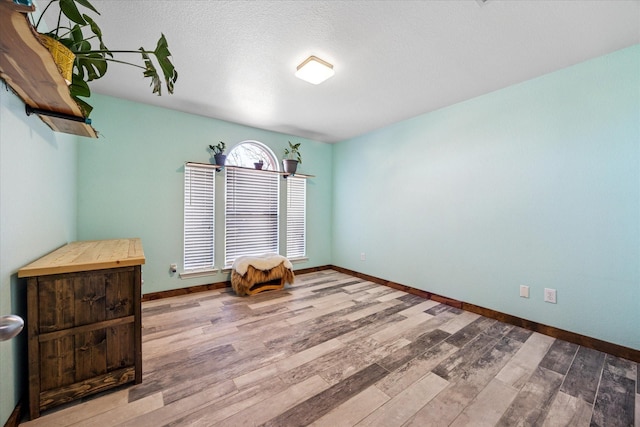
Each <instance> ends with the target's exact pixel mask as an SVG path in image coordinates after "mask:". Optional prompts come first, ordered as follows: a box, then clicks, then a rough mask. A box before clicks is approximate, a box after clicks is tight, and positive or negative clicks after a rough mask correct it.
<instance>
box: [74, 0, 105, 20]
mask: <svg viewBox="0 0 640 427" xmlns="http://www.w3.org/2000/svg"><path fill="white" fill-rule="evenodd" d="M76 2H77V3H79V4H81V5H83V6H84V7H86V8H87V9H91V10H93V11H94V12H95V13H97V14H98V15H100V12H98V11H97V10H96V8H95V7H93V5H92V4H91V3H89V2H88V1H87V0H76ZM85 18H86V16H85Z"/></svg>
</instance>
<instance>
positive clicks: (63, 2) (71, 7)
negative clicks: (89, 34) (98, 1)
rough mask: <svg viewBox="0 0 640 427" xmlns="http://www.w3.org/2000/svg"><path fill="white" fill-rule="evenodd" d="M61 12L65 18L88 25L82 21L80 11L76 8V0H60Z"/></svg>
mask: <svg viewBox="0 0 640 427" xmlns="http://www.w3.org/2000/svg"><path fill="white" fill-rule="evenodd" d="M60 10H61V11H62V13H64V16H66V17H67V18H69V19H70V20H72V21H73V22H75V23H77V24H82V25H86V24H87V23H86V22H85V20H84V19H82V15H81V14H80V11H79V10H78V6H76V2H75V1H74V0H60Z"/></svg>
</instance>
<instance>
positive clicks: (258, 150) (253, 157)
mask: <svg viewBox="0 0 640 427" xmlns="http://www.w3.org/2000/svg"><path fill="white" fill-rule="evenodd" d="M261 160H262V165H263V166H262V169H263V170H270V171H277V170H279V168H278V160H277V159H276V156H275V155H274V154H273V151H271V150H270V149H269V147H267V146H266V145H264V144H263V143H261V142H258V141H244V142H241V143H240V144H238V145H236V146H235V147H233V148H232V149H231V151H229V154H228V155H227V161H226V164H228V165H233V166H243V167H247V168H253V167H254V164H255V163H259V162H260V161H261Z"/></svg>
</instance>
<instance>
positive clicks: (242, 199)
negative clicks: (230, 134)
mask: <svg viewBox="0 0 640 427" xmlns="http://www.w3.org/2000/svg"><path fill="white" fill-rule="evenodd" d="M260 160H262V162H263V166H262V169H263V170H278V166H277V165H278V163H277V161H276V157H275V155H274V154H273V152H272V151H271V150H270V149H269V148H268V147H267V146H266V145H264V144H262V143H260V142H257V141H245V142H241V143H240V144H238V145H236V146H235V147H233V149H231V151H229V154H228V155H227V162H226V164H227V165H229V166H243V167H246V168H247V169H240V168H226V169H225V187H226V188H225V257H224V258H225V260H224V261H225V266H230V265H232V264H233V261H234V260H235V259H236V258H237V257H239V256H244V255H261V254H264V253H267V252H274V253H277V252H278V233H279V230H278V227H279V219H278V215H279V203H278V201H279V197H280V194H279V191H280V182H279V178H280V175H279V174H276V173H268V172H264V171H259V170H255V169H253V168H254V163H258V162H259V161H260ZM248 168H251V169H248Z"/></svg>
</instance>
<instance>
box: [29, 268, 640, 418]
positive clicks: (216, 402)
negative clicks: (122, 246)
mask: <svg viewBox="0 0 640 427" xmlns="http://www.w3.org/2000/svg"><path fill="white" fill-rule="evenodd" d="M142 323H143V345H142V349H143V367H144V369H143V370H144V376H143V382H142V384H139V385H136V386H128V387H123V388H120V389H117V390H114V391H111V392H107V393H103V394H101V395H99V396H96V397H93V398H89V399H85V400H84V401H82V402H77V403H73V404H70V405H68V406H66V407H63V408H58V409H53V410H50V411H48V412H45V413H44V415H43V416H42V417H41V418H39V419H37V420H35V421H30V422H24V423H23V424H21V425H24V426H71V425H73V426H76V425H77V426H100V427H107V426H136V427H139V426H150V427H151V426H153V427H157V426H234V427H235V426H307V425H312V426H329V427H336V426H384V427H393V426H630V427H640V388H639V387H640V385H639V383H640V369H638V364H636V363H634V362H631V361H629V360H625V359H621V358H617V357H613V356H611V355H608V354H605V353H601V352H598V351H595V350H590V349H588V348H584V347H579V346H577V345H575V344H571V343H568V342H565V341H560V340H556V339H553V338H550V337H548V336H544V335H540V334H538V333H532V332H530V331H527V330H524V329H521V328H518V327H514V326H511V325H508V324H505V323H501V322H498V321H496V320H492V319H488V318H484V317H482V316H479V315H477V314H472V313H469V312H464V311H461V310H458V309H455V308H452V307H449V306H446V305H442V304H438V303H437V302H434V301H430V300H424V299H422V298H420V297H416V296H414V295H409V294H406V293H404V292H402V291H397V290H394V289H390V288H387V287H384V286H380V285H377V284H374V283H371V282H366V281H363V280H361V279H357V278H354V277H352V276H348V275H345V274H342V273H338V272H335V271H332V270H325V271H320V272H316V273H309V274H304V275H299V276H298V277H296V283H295V285H294V286H292V287H289V286H288V287H287V288H285V289H284V290H279V291H271V292H266V293H263V294H258V295H254V296H252V297H243V298H239V297H236V296H235V295H234V294H233V293H231V291H230V290H229V289H223V290H216V291H209V292H202V293H197V294H191V295H186V296H180V297H173V298H167V299H163V300H157V301H149V302H145V303H143V319H142Z"/></svg>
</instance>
